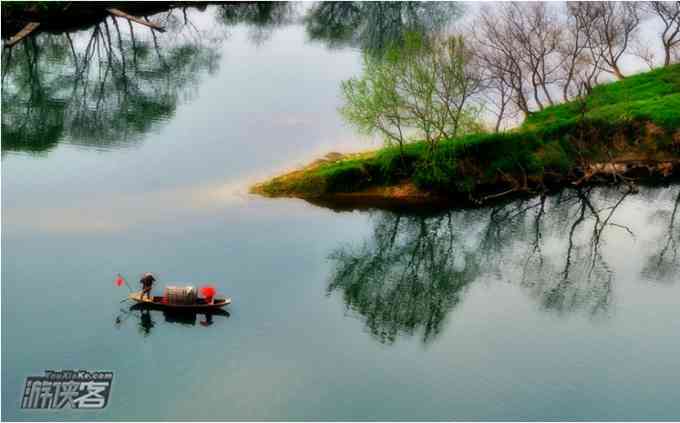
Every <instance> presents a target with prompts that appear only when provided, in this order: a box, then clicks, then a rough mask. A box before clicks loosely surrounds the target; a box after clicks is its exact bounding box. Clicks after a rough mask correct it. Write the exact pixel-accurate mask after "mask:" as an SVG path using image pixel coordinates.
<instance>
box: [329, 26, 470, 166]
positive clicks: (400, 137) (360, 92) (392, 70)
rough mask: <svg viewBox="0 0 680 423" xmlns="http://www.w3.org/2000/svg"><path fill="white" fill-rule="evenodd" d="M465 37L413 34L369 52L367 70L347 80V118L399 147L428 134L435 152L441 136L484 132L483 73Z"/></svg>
mask: <svg viewBox="0 0 680 423" xmlns="http://www.w3.org/2000/svg"><path fill="white" fill-rule="evenodd" d="M472 58H473V55H472V52H471V51H470V50H469V49H468V48H467V47H466V45H465V42H464V40H463V38H462V37H449V38H435V39H424V38H423V37H421V36H420V35H417V34H409V35H408V36H407V37H406V39H405V40H404V43H403V44H402V45H400V46H397V45H392V46H391V47H389V48H388V49H387V50H386V52H385V54H384V55H383V56H382V57H379V58H376V57H374V56H372V55H369V54H365V55H364V68H363V74H362V76H361V77H359V78H352V79H350V80H347V81H344V82H343V83H342V94H343V97H344V101H345V104H344V106H343V107H342V108H341V110H340V111H341V113H342V115H343V117H344V118H345V119H346V120H347V121H348V122H349V123H351V124H353V125H354V126H356V127H357V128H358V129H359V130H360V131H362V132H364V133H366V134H375V133H379V134H380V135H382V137H383V138H384V140H385V141H386V143H387V144H388V145H389V144H394V143H396V144H397V145H398V146H399V151H400V154H401V157H402V161H403V159H404V144H406V143H407V142H408V140H409V139H416V138H419V139H425V141H426V142H427V144H428V146H429V152H430V154H432V153H434V150H435V148H436V146H437V143H438V141H439V140H440V139H450V138H453V137H456V136H459V135H463V134H466V133H470V132H474V131H480V130H482V126H481V124H480V123H479V119H478V116H479V112H480V110H481V103H479V100H476V99H475V96H476V94H477V93H478V92H479V90H480V88H481V78H480V76H479V74H478V73H477V71H476V69H475V66H473V63H472Z"/></svg>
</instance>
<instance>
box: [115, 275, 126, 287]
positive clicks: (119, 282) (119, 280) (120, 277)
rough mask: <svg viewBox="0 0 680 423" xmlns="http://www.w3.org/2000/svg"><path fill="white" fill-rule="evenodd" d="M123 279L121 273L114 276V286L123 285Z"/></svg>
mask: <svg viewBox="0 0 680 423" xmlns="http://www.w3.org/2000/svg"><path fill="white" fill-rule="evenodd" d="M124 283H125V279H123V277H122V276H121V275H118V276H116V286H123V284H124Z"/></svg>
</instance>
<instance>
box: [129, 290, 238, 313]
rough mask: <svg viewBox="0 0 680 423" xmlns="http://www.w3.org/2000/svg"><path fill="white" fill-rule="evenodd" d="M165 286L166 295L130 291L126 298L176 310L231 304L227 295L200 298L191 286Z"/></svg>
mask: <svg viewBox="0 0 680 423" xmlns="http://www.w3.org/2000/svg"><path fill="white" fill-rule="evenodd" d="M172 288H174V287H168V288H166V292H165V294H166V295H163V296H151V297H148V296H144V297H142V292H141V291H139V292H131V293H130V294H129V295H128V299H130V300H132V301H134V302H136V303H138V304H140V305H144V306H148V307H154V308H159V309H177V310H213V309H219V308H222V307H224V306H226V305H228V304H231V298H229V297H214V298H212V299H206V298H200V297H198V296H197V295H196V292H195V290H194V289H193V288H191V287H186V288H184V287H183V288H175V289H172Z"/></svg>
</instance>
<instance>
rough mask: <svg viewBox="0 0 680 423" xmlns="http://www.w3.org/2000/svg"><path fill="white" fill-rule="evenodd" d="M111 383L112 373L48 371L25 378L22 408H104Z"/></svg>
mask: <svg viewBox="0 0 680 423" xmlns="http://www.w3.org/2000/svg"><path fill="white" fill-rule="evenodd" d="M112 381H113V372H88V371H84V370H61V371H52V370H48V371H45V376H29V377H27V378H26V384H25V385H24V392H23V396H22V399H21V408H33V409H50V408H53V409H61V408H64V407H66V406H68V407H71V408H78V409H81V408H82V409H101V408H104V407H106V404H107V403H108V401H109V392H111V382H112Z"/></svg>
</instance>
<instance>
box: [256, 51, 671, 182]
mask: <svg viewBox="0 0 680 423" xmlns="http://www.w3.org/2000/svg"><path fill="white" fill-rule="evenodd" d="M581 110H582V106H581V105H579V103H577V102H568V103H563V104H559V105H555V106H552V107H549V108H546V109H544V110H543V111H540V112H536V113H533V114H531V115H530V116H529V117H527V119H526V120H525V121H524V122H523V123H522V125H520V126H519V127H518V128H516V129H514V130H511V131H508V132H504V133H476V134H471V135H467V136H464V137H459V138H455V139H448V140H441V141H440V142H439V144H438V147H437V149H436V151H435V153H434V154H433V155H432V156H430V155H429V154H428V149H427V146H426V145H425V143H423V142H415V143H411V144H408V145H406V146H405V154H404V158H403V159H402V158H401V156H400V154H399V150H398V149H397V148H396V147H386V148H383V149H381V150H379V151H377V152H376V154H374V155H372V156H370V157H367V158H361V159H350V160H341V161H338V162H333V163H326V164H322V165H321V166H319V167H317V168H313V169H310V170H308V171H306V172H304V174H303V175H302V176H301V177H297V178H293V179H290V180H287V181H282V180H281V179H278V180H277V179H274V180H272V181H270V182H268V183H266V184H264V185H263V188H264V189H263V191H264V192H266V193H269V194H272V195H277V194H281V193H287V194H291V193H297V194H300V193H302V194H305V195H322V194H327V193H333V192H353V191H358V190H361V189H364V188H366V187H369V186H380V185H391V184H395V183H397V182H399V181H401V180H404V179H409V180H412V181H413V182H414V183H415V184H416V185H417V186H418V187H420V188H422V189H426V190H435V191H442V192H449V193H451V192H455V193H461V192H470V191H474V190H476V189H477V188H479V187H480V186H484V185H493V184H496V185H498V184H499V183H501V184H502V183H509V182H508V180H512V179H514V181H520V180H521V179H522V178H524V179H526V178H529V179H532V180H534V181H540V180H541V179H542V178H543V177H544V175H546V174H558V175H565V174H568V173H569V172H571V171H572V170H573V169H574V167H575V166H576V165H577V163H578V160H579V159H583V158H584V157H587V158H588V159H589V160H592V161H607V160H610V158H611V157H612V156H613V157H616V156H617V155H623V154H628V155H630V154H637V155H639V156H641V157H643V156H644V157H647V158H649V157H659V156H663V157H669V156H673V157H678V158H680V151H679V150H680V148H679V146H678V144H679V143H678V142H676V141H675V142H674V140H673V136H676V138H677V137H680V135H677V134H678V133H679V132H678V131H679V128H680V64H677V65H672V66H668V67H665V68H661V69H657V70H654V71H651V72H647V73H642V74H638V75H634V76H630V77H628V78H626V79H625V80H623V81H618V82H613V83H609V84H603V85H600V86H597V87H595V88H594V89H593V91H592V93H591V94H590V95H589V96H588V97H587V98H586V107H585V115H583V114H582V111H581ZM650 124H653V125H651V127H650Z"/></svg>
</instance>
